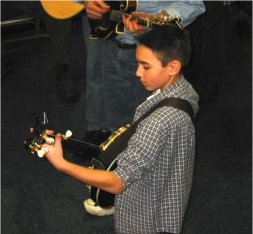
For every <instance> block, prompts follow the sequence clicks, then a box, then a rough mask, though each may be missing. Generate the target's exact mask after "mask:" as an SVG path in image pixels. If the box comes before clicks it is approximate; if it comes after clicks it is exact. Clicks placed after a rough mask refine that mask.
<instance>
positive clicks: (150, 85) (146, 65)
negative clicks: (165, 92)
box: [136, 45, 178, 91]
mask: <svg viewBox="0 0 253 234" xmlns="http://www.w3.org/2000/svg"><path fill="white" fill-rule="evenodd" d="M136 60H137V62H138V68H137V71H136V75H137V76H138V77H139V79H140V81H141V83H142V85H143V86H144V87H145V89H146V90H148V91H154V90H156V89H165V88H167V87H168V86H169V85H170V84H171V83H173V82H174V81H175V79H176V78H177V73H175V72H174V71H173V68H172V70H171V63H168V65H166V66H165V67H163V66H162V64H161V62H160V61H159V60H158V58H157V57H156V55H155V54H154V53H153V51H152V50H151V49H149V48H148V47H146V46H144V45H138V46H137V49H136ZM177 62H178V61H177Z"/></svg>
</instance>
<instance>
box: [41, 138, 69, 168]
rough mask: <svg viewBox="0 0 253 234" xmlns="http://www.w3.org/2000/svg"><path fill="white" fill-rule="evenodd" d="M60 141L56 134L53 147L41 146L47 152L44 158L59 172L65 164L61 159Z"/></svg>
mask: <svg viewBox="0 0 253 234" xmlns="http://www.w3.org/2000/svg"><path fill="white" fill-rule="evenodd" d="M61 140H62V138H61V134H60V133H58V134H56V136H55V143H54V144H53V145H49V144H43V146H42V147H44V148H47V149H48V152H47V153H46V154H45V157H46V158H47V159H48V161H49V162H50V163H51V164H52V165H53V166H54V167H55V168H56V169H57V170H59V171H61V170H63V168H64V165H65V164H66V162H67V161H66V160H65V159H64V157H63V150H62V144H61Z"/></svg>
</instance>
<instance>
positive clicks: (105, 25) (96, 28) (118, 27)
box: [89, 0, 137, 40]
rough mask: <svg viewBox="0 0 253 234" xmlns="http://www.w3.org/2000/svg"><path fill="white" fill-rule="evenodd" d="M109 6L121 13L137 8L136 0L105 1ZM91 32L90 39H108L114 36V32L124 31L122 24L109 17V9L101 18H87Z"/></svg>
mask: <svg viewBox="0 0 253 234" xmlns="http://www.w3.org/2000/svg"><path fill="white" fill-rule="evenodd" d="M105 2H106V4H107V5H109V6H110V10H116V11H120V12H122V13H131V12H132V11H135V10H136V9H137V0H125V1H105ZM89 23H90V27H91V33H90V37H89V38H90V39H93V40H99V39H109V38H113V37H115V35H116V33H124V25H123V23H121V22H116V21H113V20H111V19H110V11H109V12H108V13H107V14H105V15H104V16H103V18H102V19H101V20H92V19H89Z"/></svg>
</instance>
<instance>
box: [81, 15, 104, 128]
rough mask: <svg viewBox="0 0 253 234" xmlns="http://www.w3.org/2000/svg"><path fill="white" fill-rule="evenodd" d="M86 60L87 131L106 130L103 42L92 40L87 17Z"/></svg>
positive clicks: (85, 26) (85, 30) (84, 19)
mask: <svg viewBox="0 0 253 234" xmlns="http://www.w3.org/2000/svg"><path fill="white" fill-rule="evenodd" d="M83 31H84V40H85V44H86V50H87V58H86V113H85V119H86V124H87V127H86V128H87V130H88V131H91V130H96V129H106V126H105V114H104V81H103V77H104V76H103V72H102V70H103V69H102V66H103V59H102V54H103V52H102V47H103V43H104V41H103V40H90V39H89V38H88V37H89V35H90V27H89V23H88V19H87V17H85V16H84V17H83Z"/></svg>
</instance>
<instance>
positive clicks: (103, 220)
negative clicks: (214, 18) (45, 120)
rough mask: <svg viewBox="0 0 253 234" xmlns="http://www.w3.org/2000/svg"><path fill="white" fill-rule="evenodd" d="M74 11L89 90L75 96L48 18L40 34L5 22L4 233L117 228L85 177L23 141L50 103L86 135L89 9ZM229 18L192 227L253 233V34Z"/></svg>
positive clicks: (199, 162)
mask: <svg viewBox="0 0 253 234" xmlns="http://www.w3.org/2000/svg"><path fill="white" fill-rule="evenodd" d="M3 9H5V10H4V11H3ZM3 13H4V14H3ZM21 13H22V12H19V10H18V5H15V4H13V3H10V2H3V3H2V21H3V20H7V19H10V18H14V17H19V16H20V15H21ZM72 21H73V27H72V34H73V37H72V53H71V57H72V60H71V61H72V64H71V66H72V69H73V71H74V76H75V78H76V79H77V81H78V83H79V88H80V90H81V91H82V93H81V98H80V100H79V101H78V102H76V103H72V104H71V103H64V102H62V101H61V99H60V98H59V96H58V93H57V90H56V85H55V84H56V70H55V66H54V60H53V52H52V49H51V47H50V43H49V37H48V36H43V35H44V34H46V30H45V28H44V26H43V22H42V23H41V24H40V30H39V35H40V37H37V38H35V39H30V40H25V39H24V40H23V39H22V40H21V41H18V42H10V41H11V40H12V39H20V38H23V37H26V36H31V35H32V36H33V35H38V34H36V32H35V30H34V25H33V24H28V25H27V24H25V25H21V26H11V27H8V28H6V27H3V26H2V28H1V29H2V43H1V44H2V76H1V84H2V86H1V91H2V95H1V97H2V103H1V104H2V116H1V121H2V130H1V136H2V154H1V163H2V181H1V192H2V194H1V195H2V196H1V199H2V200H1V203H2V204H1V209H2V210H1V212H2V213H1V219H2V220H1V221H2V222H1V223H2V233H4V234H5V233H6V234H79V233H80V234H81V233H82V234H84V233H94V234H96V233H114V231H113V218H112V217H96V216H91V215H89V214H87V213H86V212H85V211H84V209H83V205H82V202H83V200H84V199H86V198H87V197H88V190H87V188H86V187H85V185H84V184H82V183H80V182H77V181H75V180H73V179H72V178H70V177H68V176H66V175H63V174H61V173H59V172H57V171H55V170H54V169H53V168H52V166H50V165H49V164H48V163H47V161H46V160H41V159H39V158H37V157H36V156H34V155H30V154H29V153H28V152H26V151H25V149H24V145H23V141H24V140H25V139H26V138H27V137H28V134H29V133H28V128H29V126H30V124H31V122H32V120H33V115H35V114H37V113H40V112H41V111H47V113H48V114H49V116H50V119H51V122H52V124H53V126H54V127H55V129H57V130H59V131H62V132H63V131H65V130H67V129H71V130H72V131H73V133H74V137H76V138H78V139H81V138H82V137H83V136H84V131H85V121H84V113H85V102H84V101H85V45H84V44H83V39H82V31H81V28H82V25H81V17H79V16H77V17H75V18H74V19H73V20H72ZM227 27H230V32H229V33H230V34H229V36H227V37H226V40H225V42H226V43H225V47H224V51H225V66H224V75H223V77H222V79H221V80H220V92H219V96H218V100H216V101H215V102H211V103H202V104H201V109H200V113H199V116H198V120H197V124H196V129H197V141H198V144H197V155H196V167H195V175H194V181H193V189H192V196H191V199H190V202H189V206H188V211H187V214H186V218H185V223H184V231H185V232H184V233H185V234H224V233H226V234H249V233H251V221H252V212H251V205H252V200H251V199H252V190H251V186H252V174H251V169H252V147H251V141H252V139H251V137H252V124H251V121H252V111H251V110H252V109H251V108H252V102H251V101H252V96H251V89H252V83H251V79H252V71H251V66H252V58H251V56H252V44H251V43H252V37H251V33H246V34H243V33H238V31H237V29H236V27H235V26H234V25H232V26H231V24H229V22H228V25H227ZM3 48H4V50H3ZM69 157H70V158H72V159H73V160H76V158H75V155H73V154H72V153H69ZM78 160H80V159H78ZM84 161H85V160H84ZM81 163H82V161H81Z"/></svg>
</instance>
